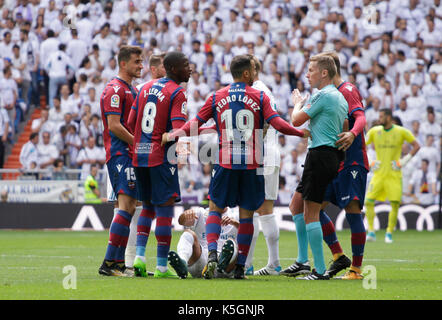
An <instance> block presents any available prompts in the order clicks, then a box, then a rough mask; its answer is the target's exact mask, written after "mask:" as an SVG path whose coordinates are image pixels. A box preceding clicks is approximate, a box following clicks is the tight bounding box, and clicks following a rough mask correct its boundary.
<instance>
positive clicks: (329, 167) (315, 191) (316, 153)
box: [296, 146, 345, 203]
mask: <svg viewBox="0 0 442 320" xmlns="http://www.w3.org/2000/svg"><path fill="white" fill-rule="evenodd" d="M344 155H345V154H344V152H342V151H339V150H338V149H336V148H332V147H328V146H320V147H316V148H312V149H309V151H308V153H307V157H306V158H305V163H304V172H303V173H302V177H301V181H300V182H299V184H298V187H297V188H296V191H297V192H299V193H301V194H302V198H303V199H304V200H309V201H313V202H316V203H322V201H323V200H324V195H325V191H326V189H327V186H328V184H329V183H330V182H332V181H333V179H334V178H335V177H336V176H337V174H338V169H339V163H340V162H341V161H342V160H343V159H344Z"/></svg>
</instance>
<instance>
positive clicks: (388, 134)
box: [365, 109, 420, 243]
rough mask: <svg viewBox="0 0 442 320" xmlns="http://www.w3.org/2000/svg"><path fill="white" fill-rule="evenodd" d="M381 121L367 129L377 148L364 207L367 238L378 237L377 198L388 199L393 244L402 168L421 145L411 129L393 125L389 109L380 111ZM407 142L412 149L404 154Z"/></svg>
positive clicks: (388, 235) (387, 236)
mask: <svg viewBox="0 0 442 320" xmlns="http://www.w3.org/2000/svg"><path fill="white" fill-rule="evenodd" d="M379 124H380V125H378V126H375V127H373V128H371V129H370V130H369V131H368V132H367V136H366V144H367V145H369V144H371V143H373V145H374V148H375V151H376V160H375V161H373V162H372V163H371V164H370V167H371V169H372V171H373V178H372V179H371V181H370V184H369V186H368V191H367V194H366V196H365V199H366V200H365V208H366V215H367V221H368V233H367V241H374V240H376V236H375V233H374V227H373V221H374V217H375V212H374V203H375V200H378V201H385V200H386V199H388V200H389V201H390V205H391V211H390V213H389V214H388V227H387V232H386V234H385V242H387V243H392V242H393V238H392V233H393V230H394V227H395V226H396V222H397V215H398V211H399V204H400V202H401V198H402V172H401V168H402V167H403V166H405V165H406V164H407V162H408V161H410V159H411V158H412V157H413V156H414V155H415V154H416V153H417V152H418V151H419V148H420V146H419V144H418V143H417V141H416V139H415V137H414V136H413V134H412V133H411V131H410V130H408V129H405V128H403V127H401V126H398V125H394V124H393V115H392V112H391V110H390V109H382V110H380V112H379ZM404 141H407V142H408V143H410V144H411V145H412V147H413V149H412V150H411V151H410V153H408V154H407V155H405V156H404V157H403V158H400V157H401V151H402V145H403V143H404Z"/></svg>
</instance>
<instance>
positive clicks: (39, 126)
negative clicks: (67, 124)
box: [31, 109, 56, 140]
mask: <svg viewBox="0 0 442 320" xmlns="http://www.w3.org/2000/svg"><path fill="white" fill-rule="evenodd" d="M31 130H32V132H35V133H38V134H39V135H40V140H42V139H43V136H42V135H43V132H49V134H50V135H52V134H53V133H54V132H55V130H56V126H55V123H54V122H52V121H50V120H49V111H48V109H41V111H40V118H37V119H34V120H33V121H32V124H31Z"/></svg>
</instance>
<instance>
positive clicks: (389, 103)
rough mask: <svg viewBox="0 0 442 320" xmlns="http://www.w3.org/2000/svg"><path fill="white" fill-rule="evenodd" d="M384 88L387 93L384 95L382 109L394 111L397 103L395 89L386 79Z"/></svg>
mask: <svg viewBox="0 0 442 320" xmlns="http://www.w3.org/2000/svg"><path fill="white" fill-rule="evenodd" d="M384 88H385V93H384V95H383V96H382V103H381V109H383V108H388V109H390V110H392V111H393V110H394V109H395V105H396V104H395V99H394V94H393V90H391V83H390V81H385V83H384Z"/></svg>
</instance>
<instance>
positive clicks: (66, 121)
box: [56, 112, 78, 130]
mask: <svg viewBox="0 0 442 320" xmlns="http://www.w3.org/2000/svg"><path fill="white" fill-rule="evenodd" d="M71 125H73V126H74V127H75V129H77V130H78V124H77V123H76V122H75V121H74V120H73V119H72V114H71V113H69V112H67V113H65V114H64V118H63V122H62V123H60V124H59V125H58V127H57V128H56V130H59V129H60V127H61V126H66V129H69V126H71Z"/></svg>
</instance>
